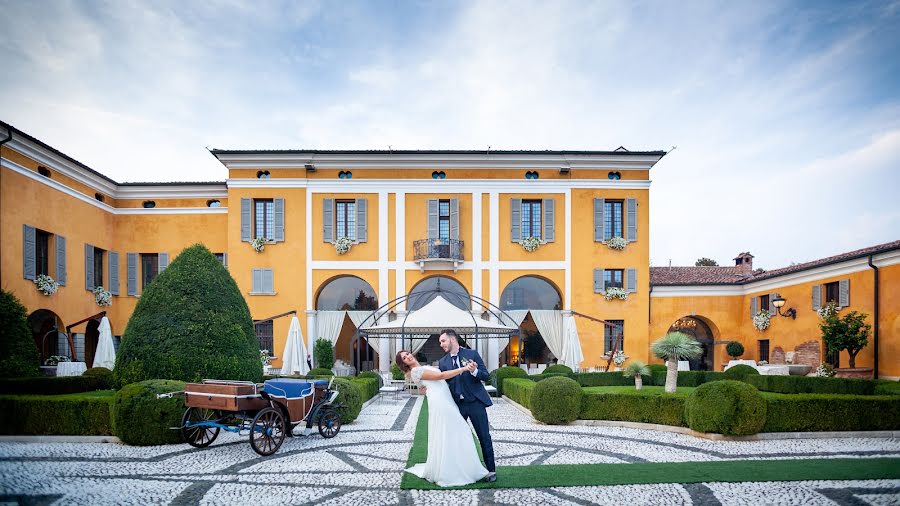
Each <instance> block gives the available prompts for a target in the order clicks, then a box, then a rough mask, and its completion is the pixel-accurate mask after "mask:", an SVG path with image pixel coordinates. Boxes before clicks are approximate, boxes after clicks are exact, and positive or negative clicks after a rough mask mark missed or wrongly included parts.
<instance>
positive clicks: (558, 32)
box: [0, 0, 900, 268]
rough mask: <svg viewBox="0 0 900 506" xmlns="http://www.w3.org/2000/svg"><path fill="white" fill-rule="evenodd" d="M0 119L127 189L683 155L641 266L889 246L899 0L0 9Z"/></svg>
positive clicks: (897, 141) (796, 258) (664, 184)
mask: <svg viewBox="0 0 900 506" xmlns="http://www.w3.org/2000/svg"><path fill="white" fill-rule="evenodd" d="M0 12H2V13H3V15H2V16H0V65H2V67H3V70H4V72H3V79H2V83H3V84H2V86H0V90H2V92H0V119H3V120H4V121H7V122H9V123H12V124H13V125H15V126H17V127H19V128H21V129H23V130H25V131H27V132H29V133H31V134H32V135H35V136H37V137H38V138H40V139H42V140H44V141H46V142H48V143H49V144H51V145H53V146H55V147H57V148H59V149H61V150H63V151H64V152H66V153H68V154H70V155H72V156H73V157H75V158H77V159H79V160H81V161H83V162H85V163H87V164H88V165H90V166H91V167H93V168H95V169H97V170H99V171H101V172H103V173H105V174H107V175H109V176H110V177H112V178H113V179H116V180H118V181H171V180H222V179H224V178H225V176H226V173H225V170H224V168H223V167H222V166H221V165H219V164H218V162H216V160H215V159H214V158H212V157H211V156H210V155H209V154H208V153H207V151H206V147H219V148H301V147H302V148H348V149H350V148H353V149H363V148H387V147H388V146H389V145H390V146H393V147H394V148H408V149H416V148H476V149H477V148H486V147H487V146H488V145H490V146H492V148H493V149H614V148H616V147H618V146H619V145H624V146H625V147H627V148H629V149H635V150H637V149H666V150H668V149H671V148H672V147H673V146H677V148H676V149H675V150H674V151H673V152H672V153H671V154H670V155H668V156H666V157H665V158H664V159H663V161H662V162H660V163H659V164H658V165H657V167H656V168H654V169H653V171H652V174H651V176H652V179H653V186H652V189H651V206H650V207H651V209H650V213H651V262H652V264H653V265H666V264H668V263H669V261H670V260H671V261H672V263H673V264H674V265H687V264H692V263H693V261H694V260H695V259H696V258H697V257H700V256H709V257H713V258H715V259H717V260H718V261H719V262H720V264H727V263H729V262H730V259H731V258H732V257H734V256H735V255H736V254H737V253H738V252H740V251H747V250H749V251H751V252H752V253H753V254H754V255H756V265H758V266H761V267H764V268H776V267H780V266H784V265H787V264H789V263H791V262H802V261H807V260H813V259H816V258H820V257H823V256H828V255H832V254H837V253H841V252H843V251H849V250H852V249H857V248H861V247H865V246H869V245H873V244H878V243H881V242H888V241H892V240H896V239H900V205H898V204H897V202H896V200H897V198H896V195H897V194H898V189H900V172H898V169H897V166H898V164H900V57H897V55H898V54H900V1H896V0H895V1H883V2H818V1H817V2H798V3H793V2H721V3H713V2H533V3H531V2H524V1H514V2H497V1H490V2H488V1H483V2H450V1H446V2H412V1H410V2H395V1H373V2H348V1H341V2H321V3H319V2H240V1H236V0H234V1H232V0H221V1H211V2H167V1H162V2H146V3H141V2H127V1H115V2H50V1H35V2H26V1H19V0H16V1H9V0H0Z"/></svg>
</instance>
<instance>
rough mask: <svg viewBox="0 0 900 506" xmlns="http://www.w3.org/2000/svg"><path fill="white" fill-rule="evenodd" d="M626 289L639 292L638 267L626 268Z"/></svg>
mask: <svg viewBox="0 0 900 506" xmlns="http://www.w3.org/2000/svg"><path fill="white" fill-rule="evenodd" d="M625 290H626V291H627V292H628V293H636V292H637V269H625Z"/></svg>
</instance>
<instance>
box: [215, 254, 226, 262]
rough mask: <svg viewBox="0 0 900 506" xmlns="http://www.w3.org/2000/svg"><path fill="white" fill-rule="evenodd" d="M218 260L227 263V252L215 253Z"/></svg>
mask: <svg viewBox="0 0 900 506" xmlns="http://www.w3.org/2000/svg"><path fill="white" fill-rule="evenodd" d="M215 255H216V260H218V261H219V263H221V264H222V265H225V253H215Z"/></svg>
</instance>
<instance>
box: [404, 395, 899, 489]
mask: <svg viewBox="0 0 900 506" xmlns="http://www.w3.org/2000/svg"><path fill="white" fill-rule="evenodd" d="M603 388H609V387H603ZM613 388H615V387H613ZM679 390H680V389H679ZM427 458H428V404H427V403H423V404H422V409H421V411H420V412H419V420H418V425H417V426H416V433H415V436H414V437H413V446H412V448H410V450H409V459H408V461H407V463H406V467H410V466H412V465H414V464H420V463H423V462H425V460H426V459H427ZM880 479H900V459H898V458H860V459H855V458H837V459H792V460H723V461H713V462H648V463H641V464H548V465H538V466H503V467H499V468H498V469H497V481H496V482H494V483H483V482H478V483H473V484H471V485H467V486H465V487H451V488H454V489H463V490H468V489H481V488H545V487H575V486H600V485H636V484H652V483H710V482H726V483H738V482H762V481H803V480H880ZM400 488H401V489H403V490H443V489H444V488H443V487H439V486H437V485H435V484H434V483H431V482H429V481H427V480H424V479H422V478H419V477H418V476H414V475H412V474H409V473H403V477H402V478H401V480H400Z"/></svg>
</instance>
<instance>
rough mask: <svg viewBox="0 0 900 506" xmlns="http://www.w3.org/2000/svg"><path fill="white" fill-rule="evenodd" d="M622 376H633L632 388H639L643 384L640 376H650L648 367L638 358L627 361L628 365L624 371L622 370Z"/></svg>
mask: <svg viewBox="0 0 900 506" xmlns="http://www.w3.org/2000/svg"><path fill="white" fill-rule="evenodd" d="M622 376H625V377H626V378H630V377H632V376H634V389H635V390H640V389H641V388H643V386H644V379H643V378H642V376H650V368H649V367H647V364H645V363H643V362H641V361H640V360H632V361H631V362H629V363H628V367H626V368H625V371H623V372H622Z"/></svg>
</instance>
